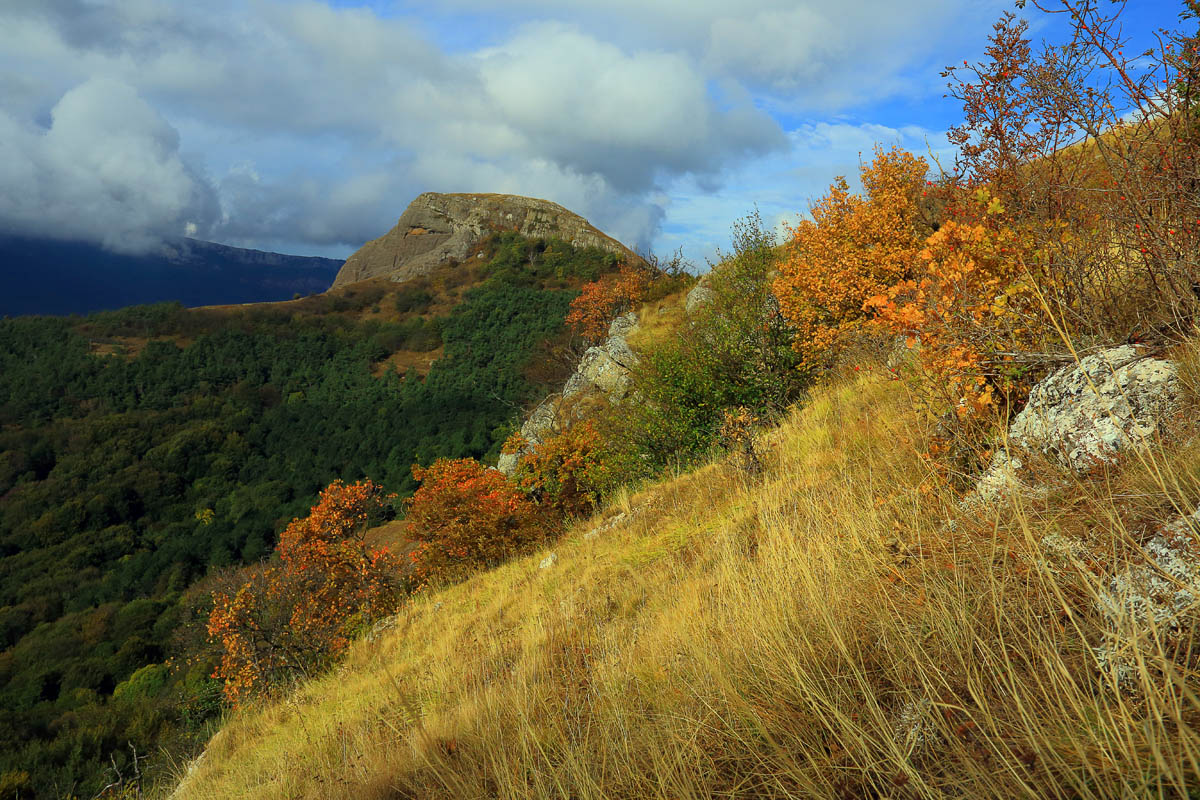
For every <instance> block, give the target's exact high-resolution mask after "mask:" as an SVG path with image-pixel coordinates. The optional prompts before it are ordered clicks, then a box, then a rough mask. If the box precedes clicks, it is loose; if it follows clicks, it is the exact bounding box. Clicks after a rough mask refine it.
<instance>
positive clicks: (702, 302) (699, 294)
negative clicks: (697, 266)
mask: <svg viewBox="0 0 1200 800" xmlns="http://www.w3.org/2000/svg"><path fill="white" fill-rule="evenodd" d="M709 275H711V273H708V274H705V275H703V276H701V278H700V280H698V281H696V285H695V286H693V287H692V290H691V291H690V292H688V293H687V299H686V300H685V301H684V303H685V305H684V308H685V309H686V310H687V313H689V314H694V313H696V312H697V311H699V310H700V309H701V308H704V307H705V306H706V305H708V304H709V303H711V302H712V301H713V298H715V297H716V293H715V292H714V291H713V290H712V287H711V286H710V282H709Z"/></svg>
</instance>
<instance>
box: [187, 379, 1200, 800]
mask: <svg viewBox="0 0 1200 800" xmlns="http://www.w3.org/2000/svg"><path fill="white" fill-rule="evenodd" d="M922 438H923V432H922V430H921V425H920V423H919V421H918V418H917V415H916V413H915V412H914V411H913V403H912V401H911V399H910V398H909V397H907V396H906V395H905V393H904V389H903V388H902V384H901V383H899V382H895V381H889V380H887V379H886V378H885V377H883V376H882V375H881V374H880V371H879V370H872V371H871V372H870V374H861V373H860V374H859V375H858V376H856V377H854V378H851V379H847V380H845V381H843V382H842V383H841V384H840V385H837V386H835V387H833V388H829V389H825V390H822V391H819V392H817V393H816V394H815V396H814V397H813V398H812V400H811V401H810V403H809V405H808V406H807V407H806V408H804V409H803V410H801V411H797V412H796V413H794V414H793V415H792V416H791V417H790V418H789V419H788V420H786V421H785V423H784V424H783V425H782V427H781V428H779V429H778V430H776V431H773V432H771V433H770V434H769V435H768V436H766V437H764V442H763V447H764V449H765V451H766V452H767V455H766V458H765V460H766V462H767V464H768V469H767V474H766V476H765V477H764V478H762V479H760V480H758V481H756V482H747V481H746V480H744V479H743V478H742V477H741V476H739V475H738V474H736V473H735V472H733V471H732V470H731V468H730V467H728V466H726V465H723V464H720V463H714V464H711V465H709V466H707V467H704V468H702V469H700V470H697V471H695V472H693V473H690V474H687V475H682V476H680V477H678V478H676V479H674V480H671V481H668V482H665V483H663V484H661V485H658V486H655V487H652V488H651V489H649V490H647V491H645V492H642V493H639V494H636V495H633V496H623V497H620V498H618V499H617V501H616V503H615V504H614V507H612V508H610V510H609V512H608V513H610V514H615V513H616V512H617V511H618V510H624V511H626V512H627V514H628V517H627V518H626V520H625V521H624V522H623V523H622V524H619V525H617V526H615V527H613V528H612V529H610V530H607V531H604V532H603V533H600V534H599V535H597V536H595V537H591V538H587V537H585V536H584V534H585V533H586V532H587V531H589V530H590V529H591V528H592V527H593V526H594V525H595V524H596V522H598V520H593V521H591V522H589V523H588V524H584V525H580V526H578V527H577V528H575V529H574V530H573V531H571V532H570V533H569V534H568V536H567V537H566V538H565V539H564V540H562V541H561V542H559V543H557V544H556V545H555V546H554V547H553V550H554V551H555V552H556V553H557V556H558V560H557V562H556V563H555V564H554V566H553V567H551V568H549V569H539V566H538V565H539V562H540V561H541V559H542V557H543V556H544V555H545V552H542V553H538V554H534V555H531V556H530V557H527V558H522V559H517V560H514V561H512V562H510V563H508V564H506V565H504V566H502V567H500V568H498V569H496V570H493V571H490V572H487V573H485V574H480V575H477V576H475V577H474V578H472V579H470V580H468V581H466V582H465V583H462V584H459V585H456V586H451V587H448V588H445V589H442V590H439V591H435V592H431V593H429V594H427V595H424V596H420V597H418V598H417V599H416V600H415V601H414V602H413V603H412V604H411V606H410V607H408V608H407V609H406V610H405V611H404V612H403V613H402V614H401V615H400V617H399V618H398V619H397V621H396V625H395V627H393V628H391V629H390V630H388V631H387V632H385V633H383V634H381V635H379V636H378V637H377V638H375V639H374V640H373V641H363V642H361V643H359V644H358V645H357V646H356V647H355V648H354V649H353V650H352V652H351V654H350V656H349V658H348V659H347V660H346V662H345V663H344V664H343V665H342V666H341V667H340V668H339V669H337V670H336V671H335V672H333V673H331V674H329V675H327V676H325V677H324V678H321V679H319V680H317V681H315V682H313V683H310V684H308V685H305V686H302V687H300V688H299V689H298V690H297V691H295V692H294V693H293V694H292V695H291V696H289V697H288V698H286V699H284V700H279V701H274V702H267V703H264V704H262V705H261V706H259V707H256V708H249V709H244V710H242V711H240V712H237V713H235V714H234V715H232V717H231V719H230V720H229V721H228V723H227V724H226V726H225V728H224V730H222V732H221V733H220V734H219V735H218V736H217V737H216V738H215V739H214V741H213V742H212V743H211V744H210V745H209V748H208V753H207V755H206V757H205V758H204V760H203V761H202V762H201V763H200V764H199V765H198V766H197V767H196V768H195V770H194V771H193V773H192V774H191V775H190V776H189V778H188V779H187V780H186V781H185V782H184V784H183V785H182V786H181V787H180V788H179V790H178V792H177V794H176V797H178V798H180V800H201V799H202V798H328V797H353V798H355V799H356V800H375V799H376V798H491V797H503V798H578V799H579V800H590V799H593V798H594V799H595V800H599V799H600V798H663V799H664V800H666V798H717V797H722V798H733V797H737V798H743V797H764V798H765V797H771V798H776V797H805V798H808V797H829V798H843V797H844V798H855V797H872V798H878V797H894V798H934V797H938V798H943V797H970V798H979V797H995V798H1010V797H1027V798H1046V797H1057V798H1091V797H1112V798H1117V797H1122V798H1124V797H1186V796H1189V792H1195V791H1196V787H1198V786H1200V740H1198V735H1197V728H1196V724H1197V722H1198V721H1200V720H1198V712H1200V699H1198V698H1197V693H1196V690H1197V688H1198V684H1197V675H1196V673H1195V672H1194V671H1193V669H1192V667H1193V666H1194V663H1192V662H1191V661H1190V660H1189V659H1190V650H1189V649H1188V648H1189V647H1190V637H1189V638H1188V640H1187V641H1186V642H1185V643H1184V644H1183V645H1182V646H1180V645H1178V644H1176V645H1175V646H1176V647H1177V648H1180V649H1176V650H1174V651H1171V650H1169V649H1168V644H1167V642H1168V639H1167V637H1166V636H1165V634H1163V632H1156V631H1150V632H1148V633H1147V632H1143V633H1142V635H1139V636H1137V637H1134V638H1131V639H1129V640H1128V641H1124V642H1121V644H1122V645H1123V646H1124V647H1125V652H1126V655H1127V656H1128V663H1131V664H1133V668H1132V671H1133V675H1134V680H1133V683H1132V685H1127V686H1126V687H1124V688H1122V687H1118V686H1117V685H1116V683H1115V681H1114V679H1113V676H1112V674H1110V673H1108V672H1105V671H1104V670H1102V669H1100V668H1099V666H1098V664H1097V660H1096V658H1095V655H1094V651H1093V648H1094V647H1095V646H1096V645H1097V644H1099V643H1100V641H1101V639H1102V637H1103V636H1104V635H1105V622H1104V620H1103V619H1102V618H1101V617H1100V616H1099V615H1098V614H1096V613H1095V612H1094V605H1095V604H1094V599H1095V596H1096V592H1097V591H1098V588H1099V586H1100V580H1101V579H1100V578H1098V577H1097V576H1096V575H1093V574H1092V572H1091V571H1089V570H1090V569H1092V568H1094V567H1089V565H1088V564H1086V563H1084V561H1082V560H1080V561H1075V562H1070V563H1068V562H1064V561H1053V560H1047V559H1045V558H1044V557H1043V556H1042V554H1041V552H1040V550H1041V545H1040V542H1041V540H1042V537H1043V536H1044V535H1046V534H1048V533H1053V532H1060V533H1062V534H1063V535H1080V536H1082V535H1083V534H1086V537H1084V538H1086V539H1087V540H1088V541H1089V542H1091V543H1092V545H1093V550H1092V552H1093V553H1096V552H1100V551H1102V550H1103V551H1105V552H1107V554H1108V556H1107V558H1108V559H1109V563H1107V564H1105V565H1103V566H1104V567H1105V568H1109V567H1114V565H1113V561H1114V560H1115V559H1121V558H1125V557H1127V554H1132V555H1130V556H1129V557H1135V558H1136V552H1137V547H1136V545H1137V543H1138V541H1139V540H1140V539H1139V537H1141V538H1144V528H1145V526H1147V525H1150V524H1152V523H1154V522H1155V521H1161V520H1166V519H1169V518H1170V517H1171V516H1172V515H1174V514H1175V513H1176V511H1175V509H1177V508H1180V509H1190V508H1194V507H1195V504H1196V502H1197V500H1200V469H1198V467H1200V452H1198V451H1200V447H1197V445H1196V442H1195V441H1194V440H1191V441H1189V442H1184V443H1182V444H1180V445H1178V446H1175V447H1172V448H1171V449H1169V450H1167V451H1166V452H1158V453H1156V454H1153V455H1151V454H1146V455H1145V456H1143V457H1142V458H1140V459H1138V458H1135V459H1131V460H1130V461H1129V466H1128V467H1127V468H1126V469H1125V471H1123V472H1114V473H1113V474H1110V475H1107V476H1099V477H1097V478H1096V479H1095V480H1092V481H1089V482H1076V483H1074V484H1071V485H1067V486H1065V487H1063V488H1061V489H1059V490H1056V491H1055V493H1053V494H1052V496H1051V497H1050V498H1048V499H1047V500H1044V501H1039V503H1038V504H1036V505H1034V504H1021V503H1014V504H1010V505H1008V506H1005V507H1003V508H997V509H992V510H988V511H976V512H972V513H967V512H964V511H961V510H960V509H959V508H958V506H957V505H956V504H954V503H953V502H952V499H951V498H948V497H945V496H944V495H943V494H942V489H941V488H940V487H939V486H938V485H937V484H936V482H935V481H934V479H933V478H932V476H931V475H930V474H929V472H928V471H927V469H926V467H925V465H924V463H923V461H922V460H921V459H920V457H919V456H918V455H917V452H918V451H919V450H920V449H921V447H922V446H923V445H922ZM1114 568H1115V567H1114Z"/></svg>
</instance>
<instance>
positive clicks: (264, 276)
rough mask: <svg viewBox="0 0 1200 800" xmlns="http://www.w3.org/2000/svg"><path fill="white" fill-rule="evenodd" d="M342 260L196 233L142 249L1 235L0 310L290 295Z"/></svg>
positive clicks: (316, 287) (319, 282)
mask: <svg viewBox="0 0 1200 800" xmlns="http://www.w3.org/2000/svg"><path fill="white" fill-rule="evenodd" d="M341 266H342V262H341V261H338V260H336V259H332V258H321V257H317V256H293V255H285V254H282V253H271V252H266V251H262V250H247V249H244V248H240V247H229V246H228V245H223V244H217V243H215V242H205V241H201V240H198V239H186V238H183V239H176V240H173V241H170V242H167V243H165V244H164V245H163V247H162V248H161V249H160V250H158V251H156V252H151V253H147V254H143V255H125V254H120V253H113V252H110V251H108V250H105V249H103V248H102V247H100V246H99V245H95V244H88V243H85V242H69V241H59V240H54V239H45V238H36V237H25V236H8V235H0V275H2V276H3V283H4V290H3V291H2V292H0V315H9V316H17V315H22V314H87V313H90V312H92V311H100V310H106V309H116V308H122V307H124V306H129V305H138V304H142V303H157V302H162V301H170V300H178V301H179V302H181V303H183V304H184V305H185V306H202V305H227V304H234V303H260V302H267V301H274V300H288V299H290V298H291V297H292V296H293V295H295V294H297V293H299V294H312V293H314V292H323V291H325V290H326V289H328V288H329V286H330V284H331V283H332V282H333V279H334V277H335V276H336V275H337V272H338V270H339V269H340V268H341Z"/></svg>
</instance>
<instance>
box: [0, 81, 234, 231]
mask: <svg viewBox="0 0 1200 800" xmlns="http://www.w3.org/2000/svg"><path fill="white" fill-rule="evenodd" d="M50 116H51V120H52V121H51V125H50V127H49V129H47V130H44V131H43V130H39V129H37V128H36V127H34V126H32V125H30V124H28V123H26V122H23V121H21V120H17V119H14V118H12V117H11V116H9V115H7V114H3V113H0V185H3V186H4V192H3V193H0V225H3V227H4V228H6V229H8V230H9V231H10V232H22V233H34V234H39V235H48V236H57V237H61V238H73V239H87V240H92V241H98V242H101V243H102V244H104V245H105V246H107V247H110V248H112V249H115V250H125V251H139V250H143V249H145V248H146V247H148V246H150V245H152V244H154V243H155V242H156V241H158V240H159V238H160V237H163V236H170V235H181V234H182V233H183V232H184V229H185V226H186V225H187V224H189V223H191V224H192V225H193V226H195V227H196V228H197V229H200V228H203V227H207V226H208V225H209V224H210V223H211V221H212V217H213V215H214V213H215V202H214V198H213V197H212V194H211V191H210V189H209V188H208V187H207V185H206V184H205V183H204V182H203V181H202V180H200V179H199V178H198V176H197V175H196V174H195V172H194V171H193V170H191V169H190V168H189V167H188V166H187V165H186V164H185V163H184V162H183V160H182V159H181V158H180V156H179V137H178V135H177V134H176V132H175V130H174V129H173V128H172V127H171V126H170V125H169V124H167V122H166V120H164V119H163V118H162V117H161V116H160V115H159V114H157V113H156V112H155V111H154V109H152V108H151V107H150V106H149V105H148V104H147V103H146V102H145V101H144V100H142V98H141V97H139V96H138V94H137V92H136V91H135V90H134V89H133V88H132V87H130V86H128V85H126V84H124V83H121V82H119V81H115V80H111V79H105V78H96V79H93V80H90V81H87V82H86V83H83V84H81V85H80V86H78V87H76V88H74V89H72V90H71V91H69V92H67V93H66V94H65V95H63V97H62V99H61V100H59V102H58V103H57V104H56V105H55V106H54V108H53V110H52V111H51V115H50Z"/></svg>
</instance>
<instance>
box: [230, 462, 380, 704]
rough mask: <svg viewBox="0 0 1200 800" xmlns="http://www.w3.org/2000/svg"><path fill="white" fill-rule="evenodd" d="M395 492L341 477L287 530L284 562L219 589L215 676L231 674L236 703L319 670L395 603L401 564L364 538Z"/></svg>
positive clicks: (251, 572)
mask: <svg viewBox="0 0 1200 800" xmlns="http://www.w3.org/2000/svg"><path fill="white" fill-rule="evenodd" d="M392 497H394V495H386V494H385V493H384V492H383V489H382V487H380V486H379V485H378V484H375V483H373V482H371V481H369V480H367V481H361V482H358V483H354V484H350V485H347V484H344V483H342V482H341V481H334V482H333V483H332V484H330V485H329V486H328V487H327V488H326V489H325V491H323V492H322V493H321V498H320V501H319V502H318V503H317V504H316V505H315V506H313V507H312V509H311V510H310V512H309V515H308V516H307V517H304V518H303V519H294V520H292V522H291V524H289V525H288V527H287V529H286V530H285V531H284V532H283V534H282V535H281V536H280V537H279V544H278V546H277V547H276V553H277V555H278V556H279V561H278V562H277V563H272V564H269V565H263V566H260V567H258V568H254V569H251V570H249V571H247V572H246V573H245V580H244V582H243V583H242V585H241V586H240V587H238V588H236V589H232V590H224V591H218V592H215V593H214V595H213V609H212V612H211V613H210V615H209V620H208V634H209V637H210V638H211V639H212V640H213V641H215V642H216V643H218V645H219V646H220V651H221V660H220V664H219V665H218V667H217V669H216V672H215V673H214V675H213V677H215V678H219V679H221V680H222V681H223V682H224V691H225V696H226V698H227V699H228V700H229V701H230V702H232V703H234V704H237V703H238V702H239V701H241V700H243V699H244V698H246V697H247V696H250V695H252V694H254V693H256V692H260V691H262V690H265V689H269V688H270V687H271V686H273V685H275V684H277V683H279V682H280V681H282V680H284V679H286V678H288V677H292V676H303V677H306V676H309V675H311V674H312V673H313V672H314V671H316V670H318V669H320V668H321V667H322V666H325V665H326V664H328V663H329V662H330V660H332V659H333V658H335V657H336V656H337V655H338V654H339V653H341V651H342V650H344V649H345V648H346V646H347V644H349V640H350V636H351V635H352V634H353V633H354V631H355V630H357V629H360V628H362V627H364V626H366V625H369V624H370V622H371V621H372V620H374V619H377V618H379V617H380V616H382V615H386V614H389V613H391V612H392V611H394V610H395V608H396V605H397V603H398V602H399V598H400V589H401V587H400V574H401V573H400V570H399V566H400V564H399V562H398V560H397V559H396V558H395V557H394V556H393V555H392V554H391V553H389V552H388V550H387V549H386V548H383V549H372V548H369V547H368V546H367V544H366V542H365V539H364V536H365V533H366V530H367V527H368V524H369V522H370V521H371V520H372V519H375V518H378V517H379V516H380V514H381V512H383V510H384V509H385V508H386V507H387V505H388V502H389V501H390V500H391V499H392Z"/></svg>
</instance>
